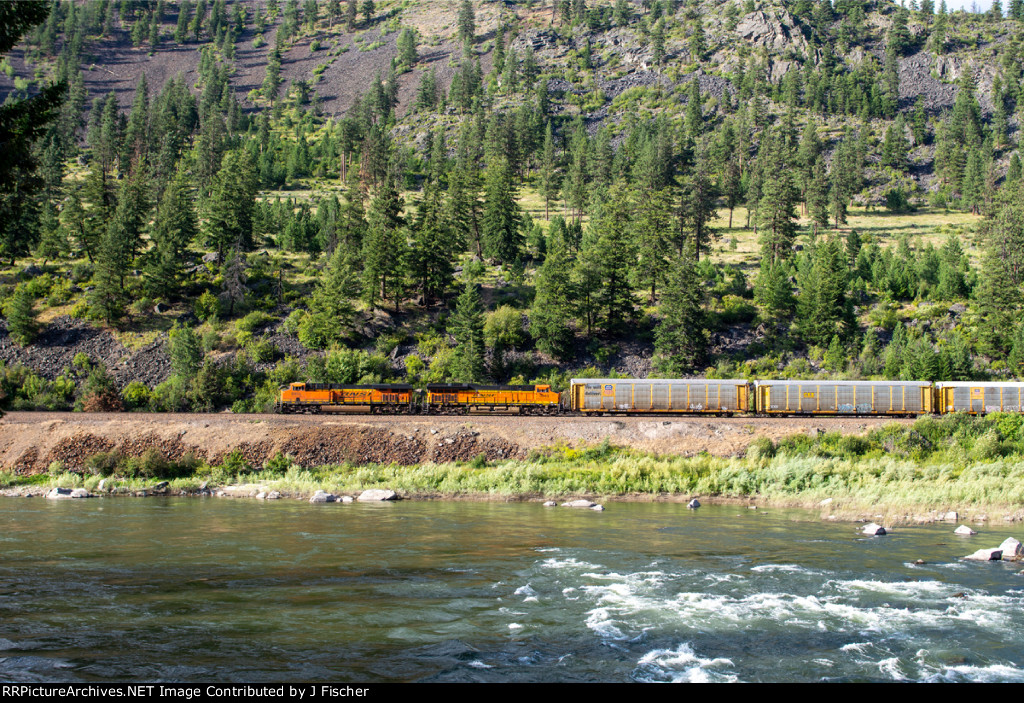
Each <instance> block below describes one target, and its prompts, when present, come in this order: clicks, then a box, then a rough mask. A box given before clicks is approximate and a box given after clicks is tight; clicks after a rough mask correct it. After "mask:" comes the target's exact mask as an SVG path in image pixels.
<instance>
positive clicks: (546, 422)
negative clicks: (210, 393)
mask: <svg viewBox="0 0 1024 703" xmlns="http://www.w3.org/2000/svg"><path fill="white" fill-rule="evenodd" d="M887 422H892V420H888V419H866V418H850V419H831V418H813V419H793V418H786V419H775V418H772V419H767V418H689V417H688V418H664V417H659V418H637V417H623V418H589V417H567V418H531V417H519V416H470V417H417V416H413V417H401V418H398V417H377V416H367V415H321V416H277V415H231V414H217V415H156V414H153V415H149V414H116V413H96V414H82V413H28V412H17V413H10V414H8V415H7V416H6V417H4V418H3V420H0V468H3V469H7V470H15V471H17V472H18V473H39V472H43V471H46V469H47V467H49V466H50V464H51V463H52V462H54V461H59V462H62V463H63V464H64V466H65V468H66V469H68V470H72V471H76V470H81V469H82V468H84V465H85V461H86V460H87V459H88V458H89V457H90V456H92V455H93V454H96V453H97V452H109V451H113V450H117V451H118V452H120V453H121V454H123V455H125V456H141V455H143V454H144V453H145V452H146V451H148V450H150V449H155V450H157V451H158V452H160V454H162V455H163V456H164V457H165V458H167V459H170V460H175V459H180V458H181V457H183V456H184V455H185V454H187V453H192V454H194V455H195V456H196V457H198V458H202V459H206V460H207V461H210V462H213V463H219V462H220V461H221V460H222V459H223V458H224V457H225V456H226V455H227V454H229V453H230V452H232V451H238V452H240V453H241V454H242V456H243V457H244V458H245V460H246V462H247V463H249V464H250V465H252V466H261V465H262V464H263V462H265V461H266V460H268V459H270V458H272V457H273V456H274V455H275V454H277V453H278V452H281V453H283V454H286V455H290V456H292V457H293V458H294V460H295V461H296V462H298V463H299V464H301V465H303V466H319V465H324V464H338V463H342V462H351V463H355V464H370V463H396V464H405V465H412V464H420V463H426V462H434V463H444V462H452V461H467V460H470V459H473V458H475V457H477V456H479V455H480V454H484V455H485V456H486V457H487V459H488V460H489V461H495V460H501V459H508V458H524V457H526V456H527V455H528V454H529V452H530V451H531V450H533V449H538V448H542V447H550V446H555V445H559V444H564V445H568V446H583V445H592V444H597V443H599V442H601V441H603V440H605V439H607V440H608V441H609V442H611V443H612V444H615V445H620V446H628V447H633V448H636V449H640V450H643V451H649V452H655V453H659V454H679V455H685V456H690V455H694V454H698V453H700V452H704V451H706V452H709V453H711V454H714V455H718V456H731V455H741V454H743V453H744V452H745V451H746V448H747V447H748V446H749V444H750V443H751V442H752V441H753V440H754V439H756V438H757V437H769V438H771V439H773V440H778V439H781V438H783V437H786V436H789V435H793V434H800V433H812V434H816V433H818V432H826V431H838V432H842V433H844V434H862V433H864V432H867V431H868V430H870V429H872V428H874V427H878V426H880V425H882V424H885V423H887Z"/></svg>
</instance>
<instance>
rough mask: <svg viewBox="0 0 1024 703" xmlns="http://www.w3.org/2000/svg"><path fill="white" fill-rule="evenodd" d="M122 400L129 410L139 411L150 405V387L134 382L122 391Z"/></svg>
mask: <svg viewBox="0 0 1024 703" xmlns="http://www.w3.org/2000/svg"><path fill="white" fill-rule="evenodd" d="M121 398H122V399H123V400H124V406H125V408H126V409H127V410H137V409H139V408H145V407H146V406H148V405H149V387H148V386H146V384H145V383H141V382H139V381H132V382H131V383H129V384H128V385H127V386H125V387H124V390H122V391H121Z"/></svg>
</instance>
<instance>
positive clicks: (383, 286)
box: [363, 179, 406, 310]
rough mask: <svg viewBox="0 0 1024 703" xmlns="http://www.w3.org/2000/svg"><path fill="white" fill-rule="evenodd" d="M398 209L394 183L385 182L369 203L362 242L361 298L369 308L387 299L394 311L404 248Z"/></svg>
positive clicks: (399, 205) (401, 206) (404, 241)
mask: <svg viewBox="0 0 1024 703" xmlns="http://www.w3.org/2000/svg"><path fill="white" fill-rule="evenodd" d="M402 209H403V203H402V199H401V195H400V194H399V193H398V190H397V188H396V187H395V184H394V183H393V182H392V181H391V179H387V180H385V182H384V185H383V187H382V188H381V189H380V192H378V193H377V196H376V197H375V198H374V199H373V201H372V202H371V203H370V213H369V218H368V219H369V226H368V229H367V234H366V239H365V240H364V241H363V262H364V266H363V297H364V299H365V300H366V302H367V304H369V305H370V307H376V306H377V303H378V301H386V300H388V298H391V299H392V300H393V301H394V306H395V309H396V310H397V309H398V305H399V302H400V299H401V294H402V262H403V260H404V259H405V249H406V235H405V229H404V225H405V221H404V220H403V219H402V215H401V212H402Z"/></svg>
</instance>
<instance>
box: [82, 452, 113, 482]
mask: <svg viewBox="0 0 1024 703" xmlns="http://www.w3.org/2000/svg"><path fill="white" fill-rule="evenodd" d="M121 461H122V459H121V455H120V454H119V453H118V452H117V451H111V452H97V453H96V454H93V455H92V456H90V457H89V458H88V459H86V460H85V470H86V472H87V473H90V474H93V475H94V476H113V475H114V474H115V473H117V470H118V468H119V466H120V465H121Z"/></svg>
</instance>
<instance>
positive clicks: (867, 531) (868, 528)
mask: <svg viewBox="0 0 1024 703" xmlns="http://www.w3.org/2000/svg"><path fill="white" fill-rule="evenodd" d="M860 531H861V534H864V535H870V536H872V537H881V536H882V535H887V534H889V533H888V532H886V530H885V528H884V527H882V526H881V525H879V524H876V523H874V522H869V523H868V524H867V525H864V527H862V528H861V529H860Z"/></svg>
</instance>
